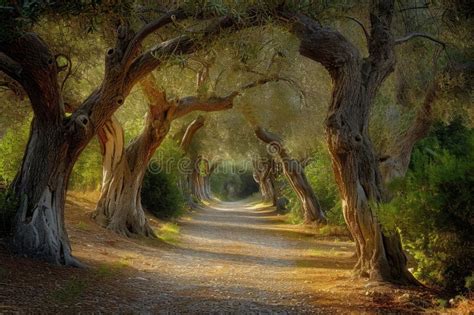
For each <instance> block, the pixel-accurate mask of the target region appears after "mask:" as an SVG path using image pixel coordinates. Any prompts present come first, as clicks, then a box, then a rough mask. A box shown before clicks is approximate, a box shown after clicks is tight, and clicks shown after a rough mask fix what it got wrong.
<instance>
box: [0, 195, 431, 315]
mask: <svg viewBox="0 0 474 315" xmlns="http://www.w3.org/2000/svg"><path fill="white" fill-rule="evenodd" d="M93 207H94V203H93V201H90V200H88V199H87V198H80V197H78V196H72V197H70V198H69V199H68V209H67V211H68V212H67V223H68V230H69V234H70V237H71V241H72V245H73V249H74V253H75V255H76V257H78V258H79V259H80V260H82V261H83V262H85V263H87V264H88V265H89V266H90V268H88V269H74V268H64V267H56V266H51V265H48V264H44V263H39V262H35V261H31V260H28V259H18V258H17V257H12V256H10V255H9V254H7V253H6V252H5V251H2V252H0V313H2V311H25V310H28V311H40V310H41V311H43V312H56V313H64V312H71V313H75V312H79V311H81V312H89V311H99V312H107V313H108V312H121V313H144V314H147V313H149V314H155V313H165V314H169V313H172V314H208V313H213V314H215V313H218V314H220V313H225V314H228V313H233V314H318V313H321V314H328V313H351V312H353V313H367V314H372V313H374V314H375V313H380V312H386V311H390V312H394V311H395V312H396V311H420V310H422V308H423V307H425V306H428V305H423V304H422V303H425V304H426V302H425V301H423V300H422V299H419V294H420V292H419V291H413V290H412V291H406V290H405V291H404V290H400V289H398V288H395V287H389V286H380V285H376V284H372V283H368V282H366V281H363V280H354V279H352V278H351V272H350V270H351V268H352V266H353V265H354V263H355V261H354V258H353V245H352V243H351V242H349V241H342V240H338V239H337V238H335V237H322V236H318V235H316V234H315V233H314V232H313V230H314V229H310V228H303V227H300V226H294V225H289V224H285V223H284V222H283V220H282V217H281V216H278V215H276V214H275V213H274V211H273V209H272V208H268V207H264V206H262V205H259V204H257V203H255V202H253V203H252V202H249V203H242V202H240V203H212V204H209V205H207V206H203V207H201V208H199V209H196V210H195V211H193V212H192V213H191V214H190V215H189V216H186V217H184V218H182V219H181V220H179V222H177V227H176V226H171V228H170V229H169V231H167V230H166V229H164V228H163V227H162V228H161V230H160V232H159V233H160V235H161V236H162V240H143V239H132V240H129V239H124V238H121V237H118V236H116V235H115V234H113V233H111V232H110V231H105V230H103V229H101V228H99V227H98V226H96V225H95V224H94V223H92V222H91V221H90V220H89V219H88V215H87V211H90V210H92V209H93ZM152 223H153V224H154V225H155V226H156V228H157V229H159V224H158V222H156V221H154V222H152ZM165 228H166V226H165ZM178 228H179V232H178V231H177V229H178ZM407 292H409V293H407ZM407 294H408V298H407ZM417 294H418V295H417ZM403 297H404V298H403ZM413 299H415V300H413Z"/></svg>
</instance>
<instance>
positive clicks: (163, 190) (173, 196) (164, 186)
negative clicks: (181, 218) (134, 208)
mask: <svg viewBox="0 0 474 315" xmlns="http://www.w3.org/2000/svg"><path fill="white" fill-rule="evenodd" d="M141 196H142V204H143V206H144V207H145V208H146V209H147V210H148V211H150V212H151V213H153V214H154V215H155V216H157V217H159V218H168V217H173V216H178V215H180V214H181V213H182V210H183V208H184V201H183V196H182V195H181V192H180V190H179V189H178V186H177V185H176V182H174V181H173V180H172V177H171V176H170V175H169V174H167V173H165V172H151V171H147V172H146V174H145V178H144V179H143V186H142V191H141Z"/></svg>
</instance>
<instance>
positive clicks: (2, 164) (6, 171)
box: [0, 118, 31, 185]
mask: <svg viewBox="0 0 474 315" xmlns="http://www.w3.org/2000/svg"><path fill="white" fill-rule="evenodd" d="M30 121H31V119H30V118H27V119H24V120H23V122H22V123H21V124H20V125H19V126H18V127H17V128H10V129H8V130H7V132H6V133H5V134H4V135H3V137H2V138H1V139H0V152H2V154H0V184H3V185H7V184H8V183H11V182H12V181H13V180H14V179H15V176H16V173H17V172H18V170H19V169H20V167H21V160H22V158H23V153H24V152H25V147H26V144H27V142H28V135H29V130H30Z"/></svg>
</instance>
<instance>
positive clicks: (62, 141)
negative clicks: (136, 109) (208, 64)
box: [0, 10, 235, 265]
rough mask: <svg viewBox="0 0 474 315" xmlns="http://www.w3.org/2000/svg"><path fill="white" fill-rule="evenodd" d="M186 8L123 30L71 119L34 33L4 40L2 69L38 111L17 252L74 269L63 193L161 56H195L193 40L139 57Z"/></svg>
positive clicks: (23, 173)
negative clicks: (149, 39)
mask: <svg viewBox="0 0 474 315" xmlns="http://www.w3.org/2000/svg"><path fill="white" fill-rule="evenodd" d="M185 17H186V14H185V12H184V11H182V10H176V11H173V12H169V13H166V14H164V15H163V16H161V17H160V18H158V19H157V20H155V21H153V22H151V23H149V24H147V25H145V26H144V27H143V28H141V29H140V30H139V31H138V32H136V33H135V32H133V31H131V30H130V29H129V27H128V25H127V24H125V25H121V26H120V27H119V28H118V30H117V34H116V38H115V44H114V46H113V47H112V48H110V49H108V50H107V53H106V56H105V73H104V78H103V80H102V83H101V84H100V86H98V87H97V88H96V89H95V90H94V91H93V92H92V93H91V94H90V95H89V97H88V98H87V99H86V100H85V101H84V102H82V103H81V104H80V106H79V107H78V108H77V109H76V110H75V111H74V112H73V113H72V115H71V116H69V117H66V115H65V113H64V104H63V100H62V96H61V91H60V88H59V85H58V71H59V69H58V66H57V63H56V60H55V57H54V56H53V54H52V53H51V51H50V50H49V49H48V47H47V45H46V44H45V43H44V41H43V40H41V39H40V38H39V37H38V36H37V35H35V34H32V33H22V34H21V35H18V36H17V37H15V36H12V37H11V38H10V37H8V36H7V37H5V38H1V39H0V71H2V72H4V73H5V74H6V75H7V76H9V77H10V78H12V79H13V80H15V81H16V82H18V83H19V84H20V85H21V86H22V87H23V89H24V90H25V92H26V94H27V95H28V97H29V99H30V102H31V106H32V108H33V112H34V119H33V123H32V127H31V132H30V138H29V141H28V145H27V148H26V151H25V154H24V157H23V163H22V168H21V170H20V171H19V173H18V175H17V177H16V180H15V183H14V187H13V189H14V191H15V193H16V196H17V198H18V199H19V200H20V204H21V206H20V207H19V209H18V210H17V216H16V220H15V229H14V230H15V231H14V235H13V248H14V250H15V251H16V252H17V253H19V254H21V255H25V256H29V257H35V258H40V259H43V260H46V261H50V262H53V263H57V264H66V265H77V264H78V263H77V262H76V260H75V259H74V258H73V257H72V255H71V247H70V244H69V241H68V237H67V233H66V229H65V228H64V205H65V196H66V188H67V183H68V180H69V176H70V173H71V170H72V168H73V166H74V164H75V162H76V160H77V158H78V156H79V154H80V153H81V152H82V150H83V149H84V148H85V147H86V145H87V143H89V141H90V140H91V139H92V138H93V137H94V135H95V134H96V133H97V132H98V131H99V130H100V129H101V128H102V126H103V125H104V124H105V122H106V121H107V120H108V119H110V117H111V115H112V114H113V113H114V112H115V111H116V110H117V108H119V107H120V106H121V105H122V104H123V103H124V101H125V98H126V97H127V96H128V94H129V93H130V90H131V89H132V88H133V86H134V85H135V84H136V83H137V82H138V81H139V80H141V79H142V78H143V77H144V76H146V75H147V74H148V73H149V72H150V71H152V70H153V69H155V68H156V67H158V66H159V65H160V64H161V62H162V58H157V56H162V57H163V58H166V56H169V55H170V54H175V53H188V52H191V51H193V50H195V48H196V46H195V45H194V43H195V40H194V39H192V38H191V37H190V36H187V35H182V36H179V37H177V38H174V39H171V40H168V41H165V42H162V43H161V44H158V45H155V46H154V47H153V48H151V49H149V50H147V51H143V52H142V51H141V44H142V42H143V40H144V39H145V38H146V37H148V35H150V34H151V33H153V32H154V31H156V30H158V29H159V28H161V27H163V26H165V25H167V24H169V23H171V22H172V21H173V20H176V19H182V18H185ZM232 25H235V20H233V19H232V18H230V17H222V18H218V19H215V20H214V21H212V22H211V23H209V24H208V26H207V27H205V28H204V29H203V30H202V33H203V35H205V36H210V35H212V34H215V33H216V32H218V31H219V30H220V29H221V28H226V27H231V26H232Z"/></svg>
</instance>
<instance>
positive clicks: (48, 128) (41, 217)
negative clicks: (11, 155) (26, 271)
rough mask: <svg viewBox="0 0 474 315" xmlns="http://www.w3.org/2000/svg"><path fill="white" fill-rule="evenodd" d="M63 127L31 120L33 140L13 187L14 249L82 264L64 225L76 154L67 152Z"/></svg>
mask: <svg viewBox="0 0 474 315" xmlns="http://www.w3.org/2000/svg"><path fill="white" fill-rule="evenodd" d="M63 132H64V130H63V129H62V128H58V126H54V125H44V124H41V123H40V122H39V121H38V120H37V119H34V120H33V122H32V127H31V132H30V139H29V142H28V145H27V148H26V151H25V156H24V158H23V164H22V167H21V170H20V172H19V174H18V175H17V178H16V182H15V184H14V189H15V191H16V194H17V196H19V199H20V209H19V210H18V212H17V215H16V219H15V231H14V237H13V249H14V251H15V252H17V253H19V254H21V255H25V256H28V257H34V258H39V259H43V260H45V261H48V262H51V263H56V264H63V265H74V266H79V265H80V264H79V263H78V262H77V261H76V259H74V258H73V257H72V254H71V245H70V243H69V239H68V235H67V232H66V229H65V226H64V204H65V197H66V189H67V182H68V179H69V176H70V173H71V170H72V166H73V165H74V160H75V157H71V156H68V155H67V148H68V145H67V143H66V141H65V139H64V137H63Z"/></svg>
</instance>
